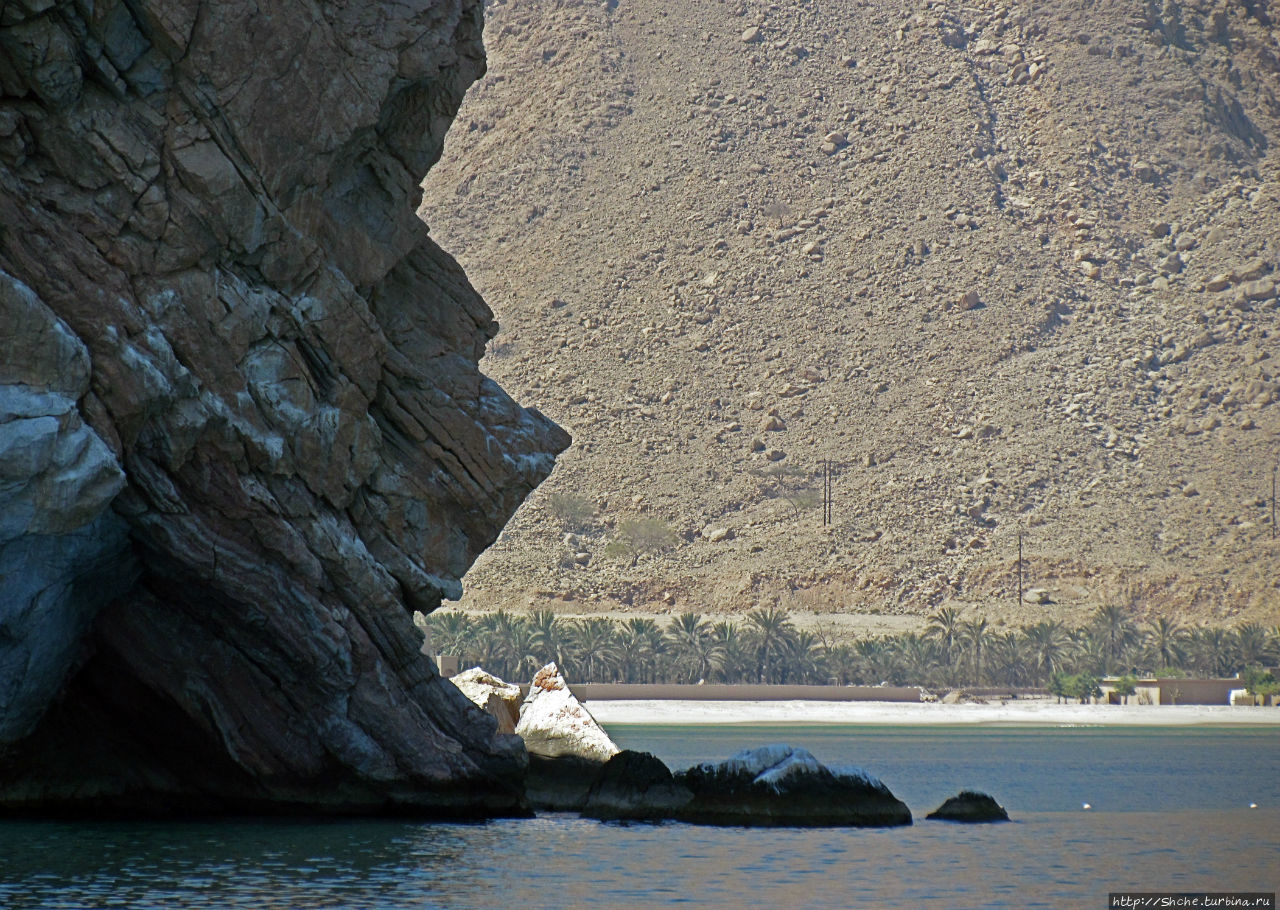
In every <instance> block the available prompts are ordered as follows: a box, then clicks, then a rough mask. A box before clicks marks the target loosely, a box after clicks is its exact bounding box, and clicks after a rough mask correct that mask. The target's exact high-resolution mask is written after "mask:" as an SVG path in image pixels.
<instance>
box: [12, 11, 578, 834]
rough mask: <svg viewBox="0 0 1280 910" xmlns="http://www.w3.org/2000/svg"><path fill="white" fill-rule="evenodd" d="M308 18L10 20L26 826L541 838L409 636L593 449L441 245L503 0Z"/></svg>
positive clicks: (518, 764)
mask: <svg viewBox="0 0 1280 910" xmlns="http://www.w3.org/2000/svg"><path fill="white" fill-rule="evenodd" d="M304 6H305V9H303V8H300V7H299V6H298V4H295V3H292V2H286V0H262V2H258V3H252V4H224V5H220V6H219V7H218V9H217V11H216V15H211V14H209V13H208V8H207V6H206V5H205V4H201V3H200V2H198V0H163V2H162V0H98V2H94V3H93V4H75V3H52V4H51V3H27V4H19V5H16V6H15V5H13V4H10V5H7V6H6V7H5V12H4V16H3V17H0V73H2V74H3V75H2V76H0V83H3V92H2V93H0V225H3V226H4V230H3V231H0V575H2V576H3V579H4V581H3V583H2V584H0V624H2V625H3V630H4V633H5V634H4V635H3V636H0V807H5V808H13V809H21V810H24V811H41V810H50V809H60V810H66V811H78V810H85V811H93V810H105V811H134V810H152V809H154V810H157V811H170V810H174V811H214V812H226V811H234V812H243V811H268V812H277V811H306V812H311V811H325V812H414V813H422V814H463V815H477V814H481V815H483V814H491V813H509V812H522V811H524V803H523V796H522V788H521V779H522V776H523V773H524V769H525V760H526V759H525V752H524V750H523V748H521V746H520V743H519V741H518V740H515V739H514V738H512V737H505V736H502V735H500V734H499V733H498V732H497V725H496V724H495V723H494V722H493V721H492V720H490V719H489V718H486V717H483V716H482V715H479V714H477V712H475V711H473V710H471V708H470V705H469V704H468V702H467V700H466V699H465V698H464V697H463V696H462V695H461V693H460V692H459V691H458V690H457V688H456V687H454V686H453V685H450V684H449V683H448V682H447V681H446V680H444V679H442V678H440V676H439V675H438V674H437V673H436V671H435V669H434V668H433V667H432V665H431V663H430V661H429V660H428V659H426V658H425V657H423V656H422V655H421V654H419V653H418V647H419V637H418V635H417V634H416V633H415V631H414V629H413V626H412V623H411V619H410V615H411V612H412V611H413V610H415V609H416V610H421V611H423V612H429V611H431V610H433V609H434V608H435V607H437V606H438V605H439V603H440V601H441V599H442V598H455V597H457V596H458V595H459V594H460V591H461V585H460V581H459V579H460V578H461V577H462V575H463V573H465V572H466V570H467V568H468V567H469V566H470V565H471V563H472V562H473V561H474V559H475V557H476V556H477V555H478V554H479V553H480V552H481V551H482V550H484V548H485V547H487V546H489V545H490V544H491V543H492V542H493V541H494V540H495V538H496V537H497V535H498V532H499V531H500V530H501V528H502V527H503V525H504V524H505V523H506V521H507V519H508V518H509V517H510V516H511V514H512V513H513V512H514V511H515V509H516V508H517V506H518V505H519V504H520V503H521V501H522V500H523V499H524V498H525V496H526V495H527V494H528V493H529V491H530V490H531V489H532V488H533V487H534V486H535V485H537V484H538V483H539V482H540V481H541V480H542V479H543V478H544V477H546V475H547V474H548V473H549V472H550V470H551V468H552V466H553V464H554V456H555V455H556V454H557V453H558V452H559V451H561V450H562V449H563V448H564V447H565V446H566V445H567V443H568V436H567V435H566V434H565V433H564V432H563V431H561V430H560V429H559V428H558V427H556V426H555V425H554V424H552V423H551V422H550V421H548V420H547V419H546V418H544V417H543V416H542V415H541V414H539V413H538V412H536V411H532V410H525V409H524V408H521V407H520V406H519V405H517V404H516V403H515V402H514V401H512V400H511V399H510V398H509V397H508V396H507V395H506V394H505V393H504V392H503V391H502V389H500V388H499V387H498V386H497V385H496V384H494V383H493V382H492V381H491V380H489V379H488V378H486V377H485V376H484V375H483V374H482V373H481V372H480V370H479V368H478V361H479V358H480V357H481V355H482V353H483V351H484V348H485V344H486V342H487V341H488V340H489V339H490V338H491V337H493V335H494V334H495V332H496V329H497V326H496V323H495V322H494V320H493V317H492V314H491V312H490V310H489V308H488V307H487V306H486V305H485V303H484V301H483V300H482V299H481V298H480V297H479V295H478V294H477V293H476V292H475V291H474V289H473V288H472V287H471V285H470V284H469V283H468V281H467V278H466V276H465V275H464V274H463V272H462V270H461V268H460V267H459V266H458V265H457V263H456V262H455V261H454V260H453V259H452V258H451V257H450V256H449V255H448V254H447V253H445V252H444V251H443V250H442V249H440V248H439V247H438V246H437V245H436V244H435V243H434V242H433V241H432V240H431V238H430V237H429V236H428V233H427V227H426V225H425V224H423V223H422V222H421V221H420V220H419V219H418V218H417V216H416V214H415V209H416V206H417V203H418V201H419V197H420V195H421V189H420V186H421V182H422V178H423V175H424V174H425V173H426V171H427V170H428V169H429V168H430V167H431V166H432V165H433V164H434V163H435V161H436V160H437V158H438V157H439V155H440V150H441V148H442V144H443V141H444V133H445V130H446V129H447V128H448V126H449V124H450V123H451V121H452V118H453V116H454V115H455V113H456V111H457V109H458V105H459V103H460V102H461V100H462V97H463V94H464V93H465V91H466V89H467V87H468V86H469V85H470V84H471V83H472V82H474V81H475V80H476V79H477V78H478V77H479V76H480V75H481V74H482V73H483V71H484V67H485V60H484V49H483V45H482V41H481V23H482V11H483V3H482V2H481V0H406V2H403V3H397V4H392V3H384V2H368V0H333V2H326V3H323V4H314V3H312V4H305V5H304ZM300 49H305V52H300Z"/></svg>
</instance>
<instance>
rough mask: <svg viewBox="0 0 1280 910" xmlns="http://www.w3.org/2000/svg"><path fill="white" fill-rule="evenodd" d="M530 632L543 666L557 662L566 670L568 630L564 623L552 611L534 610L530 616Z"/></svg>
mask: <svg viewBox="0 0 1280 910" xmlns="http://www.w3.org/2000/svg"><path fill="white" fill-rule="evenodd" d="M529 631H530V633H531V635H532V639H533V641H532V644H533V649H534V651H535V653H537V654H538V655H539V659H540V660H541V661H542V663H543V664H546V663H549V662H551V661H555V662H556V664H557V665H559V666H560V668H561V669H564V657H565V654H564V652H565V646H566V645H567V644H568V629H567V627H566V626H565V624H564V621H563V620H561V619H560V617H558V616H556V614H555V613H553V612H551V611H550V610H534V611H532V612H531V613H530V614H529Z"/></svg>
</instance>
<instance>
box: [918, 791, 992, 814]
mask: <svg viewBox="0 0 1280 910" xmlns="http://www.w3.org/2000/svg"><path fill="white" fill-rule="evenodd" d="M925 818H936V819H941V820H942V821H949V822H1007V821H1008V820H1009V813H1008V812H1006V811H1005V809H1004V806H1002V805H1000V804H999V803H998V802H996V801H995V800H994V799H992V798H991V797H990V796H988V795H987V794H985V793H978V792H977V791H975V790H961V791H960V792H959V793H958V794H956V795H955V796H952V797H950V798H949V799H948V800H947V801H946V802H945V803H943V804H942V805H941V806H939V807H938V808H936V809H934V810H933V811H932V812H930V813H929V814H928V815H927V816H925Z"/></svg>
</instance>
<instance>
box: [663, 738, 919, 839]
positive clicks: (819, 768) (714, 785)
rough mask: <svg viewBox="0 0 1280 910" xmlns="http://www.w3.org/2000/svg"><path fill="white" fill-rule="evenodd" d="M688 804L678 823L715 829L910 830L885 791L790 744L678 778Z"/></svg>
mask: <svg viewBox="0 0 1280 910" xmlns="http://www.w3.org/2000/svg"><path fill="white" fill-rule="evenodd" d="M675 779H676V783H678V784H681V785H683V786H685V787H687V788H688V789H689V790H690V791H692V793H693V799H692V800H691V801H690V802H689V803H688V804H687V805H685V806H684V807H683V808H681V809H680V811H679V813H678V814H677V816H676V817H677V818H680V819H681V820H683V821H689V822H695V823H701V824H712V825H803V826H808V827H835V826H860V827H888V826H891V825H909V824H911V810H910V809H908V808H907V807H906V805H905V804H904V803H903V802H902V801H901V800H899V799H898V798H897V797H895V796H894V795H893V794H892V793H890V792H889V788H888V787H886V786H885V785H884V784H883V783H881V782H880V781H879V780H877V779H876V778H874V777H871V776H870V775H868V774H867V773H866V772H864V771H861V770H857V769H844V768H828V767H826V766H825V765H823V764H822V763H821V762H819V761H818V760H817V759H816V758H814V756H813V755H812V754H811V753H810V752H808V751H807V750H805V749H798V748H795V747H794V746H788V745H781V744H780V745H773V746H763V747H761V748H758V749H746V750H744V751H742V752H739V753H738V754H736V755H734V756H733V757H732V758H730V759H728V760H727V761H723V762H719V763H713V762H704V763H703V764H700V765H695V766H694V767H692V768H689V769H688V770H687V771H682V772H680V773H679V774H677V775H676V776H675Z"/></svg>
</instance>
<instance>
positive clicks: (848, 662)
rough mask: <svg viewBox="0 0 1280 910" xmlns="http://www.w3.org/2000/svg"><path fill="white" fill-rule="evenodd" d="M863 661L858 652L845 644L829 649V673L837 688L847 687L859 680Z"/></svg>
mask: <svg viewBox="0 0 1280 910" xmlns="http://www.w3.org/2000/svg"><path fill="white" fill-rule="evenodd" d="M861 666H862V661H861V660H860V658H859V656H858V653H857V651H855V650H854V649H853V648H851V647H849V646H848V645H845V644H839V645H835V646H833V647H830V648H828V649H827V672H828V673H829V674H830V679H831V681H832V682H834V683H835V684H836V685H837V686H847V685H850V684H851V683H854V682H856V681H857V680H858V677H859V671H860V670H861Z"/></svg>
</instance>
